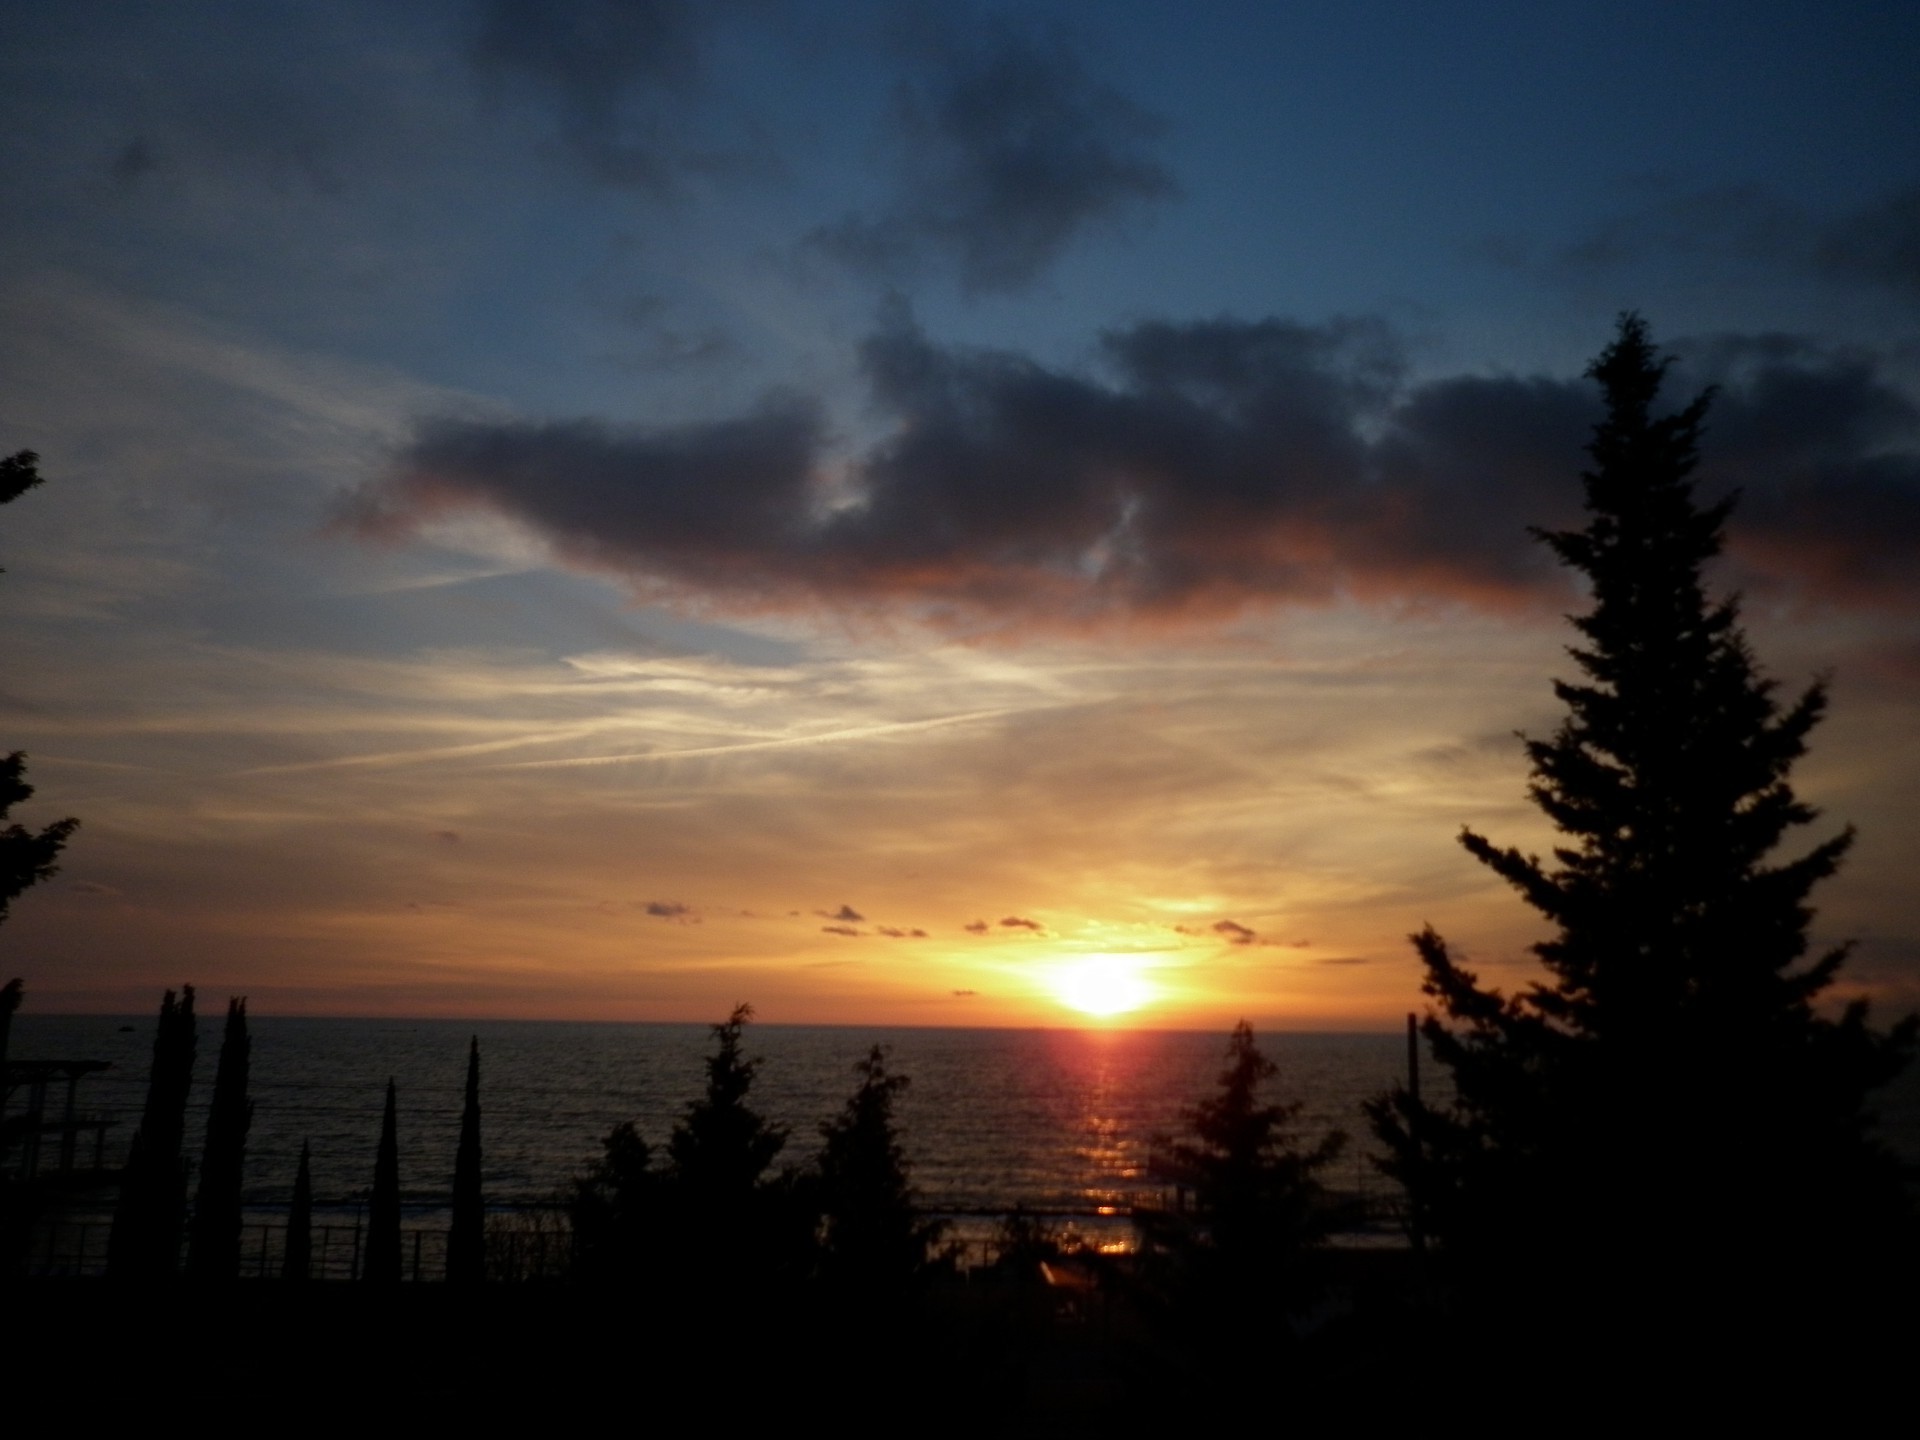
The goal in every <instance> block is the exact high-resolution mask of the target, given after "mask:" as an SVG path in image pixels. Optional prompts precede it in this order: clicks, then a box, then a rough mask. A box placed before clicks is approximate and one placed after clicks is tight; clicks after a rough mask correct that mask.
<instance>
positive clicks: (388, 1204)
mask: <svg viewBox="0 0 1920 1440" xmlns="http://www.w3.org/2000/svg"><path fill="white" fill-rule="evenodd" d="M361 1278H362V1279H364V1280H371V1281H373V1282H374V1283H375V1284H379V1285H398V1284H399V1283H400V1140H399V1135H398V1126H397V1124H396V1121H395V1106H394V1094H393V1081H392V1080H391V1079H389V1080H388V1081H387V1107H386V1110H385V1111H384V1112H383V1113H382V1115H381V1119H380V1148H379V1150H378V1151H377V1152H376V1154H375V1156H374V1161H373V1195H372V1197H371V1199H370V1200H369V1201H368V1203H367V1258H366V1266H365V1268H364V1269H363V1270H362V1271H361Z"/></svg>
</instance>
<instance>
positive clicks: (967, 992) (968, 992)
mask: <svg viewBox="0 0 1920 1440" xmlns="http://www.w3.org/2000/svg"><path fill="white" fill-rule="evenodd" d="M953 993H954V994H955V995H956V996H959V997H960V998H961V999H965V998H966V997H967V996H969V995H978V994H979V993H980V992H979V991H978V990H956V991H954V992H953Z"/></svg>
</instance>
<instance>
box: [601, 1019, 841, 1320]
mask: <svg viewBox="0 0 1920 1440" xmlns="http://www.w3.org/2000/svg"><path fill="white" fill-rule="evenodd" d="M752 1015H753V1008H752V1007H751V1006H749V1005H745V1004H742V1005H738V1006H735V1007H734V1010H733V1013H732V1014H731V1015H730V1016H728V1017H727V1019H726V1021H725V1022H724V1023H722V1024H719V1025H715V1026H714V1027H713V1038H714V1053H713V1054H712V1055H711V1056H709V1057H708V1059H707V1061H706V1071H707V1084H706V1090H705V1093H704V1094H703V1095H702V1096H701V1098H700V1099H698V1100H696V1101H694V1102H693V1103H692V1104H690V1105H689V1106H688V1107H687V1112H686V1115H685V1117H684V1118H683V1119H682V1120H681V1121H680V1122H679V1124H677V1125H675V1126H674V1129H673V1134H672V1136H671V1137H670V1138H669V1140H668V1142H667V1158H666V1164H665V1165H664V1166H662V1167H659V1168H658V1169H656V1168H655V1167H654V1165H653V1152H652V1150H651V1148H650V1147H649V1146H648V1145H647V1143H646V1141H645V1140H643V1139H642V1138H641V1136H640V1134H639V1132H638V1131H637V1130H636V1129H635V1128H634V1127H633V1125H632V1124H631V1123H623V1124H621V1125H620V1126H618V1127H616V1128H615V1129H614V1131H613V1133H612V1134H610V1135H609V1136H608V1137H607V1139H606V1142H605V1153H604V1155H603V1156H602V1158H601V1160H600V1161H599V1162H598V1163H597V1164H596V1165H595V1166H594V1167H593V1168H592V1169H591V1170H590V1171H588V1173H587V1174H586V1175H585V1176H583V1177H582V1178H581V1179H580V1180H579V1181H578V1182H577V1183H576V1185H575V1190H574V1197H573V1205H572V1210H573V1220H574V1236H575V1238H574V1247H573V1261H574V1271H575V1274H576V1276H578V1277H579V1278H581V1279H583V1280H589V1281H592V1280H609V1279H629V1280H645V1281H648V1282H650V1283H658V1284H665V1285H669V1286H672V1287H674V1288H677V1289H681V1290H687V1289H690V1288H694V1287H699V1288H702V1289H706V1290H709V1291H713V1292H715V1293H720V1292H723V1291H726V1290H728V1289H730V1288H736V1287H742V1286H747V1287H752V1286H763V1285H766V1284H769V1283H772V1282H775V1281H787V1280H793V1279H796V1278H798V1277H800V1276H802V1275H805V1274H807V1273H809V1272H810V1271H811V1269H812V1266H813V1257H814V1232H815V1230H816V1228H817V1227H818V1223H819V1208H818V1203H817V1200H816V1198H815V1195H814V1190H815V1186H814V1185H813V1184H812V1183H811V1182H810V1180H809V1178H808V1177H806V1176H803V1175H801V1174H799V1173H797V1172H795V1171H791V1170H786V1171H781V1172H779V1173H777V1174H769V1173H768V1172H769V1170H770V1169H771V1167H772V1165H773V1162H774V1159H775V1157H776V1156H778V1155H779V1153H780V1151H781V1149H782V1148H783V1147H784V1146H785V1145H786V1139H787V1136H786V1131H785V1130H784V1129H783V1128H781V1127H780V1126H777V1125H773V1124H770V1123H769V1122H768V1121H767V1120H766V1119H765V1117H763V1116H762V1115H761V1114H760V1113H759V1112H758V1111H756V1110H754V1109H753V1108H752V1107H751V1106H750V1105H748V1103H747V1096H748V1093H749V1092H750V1091H751V1090H752V1088H753V1080H754V1074H755V1072H756V1070H757V1069H758V1067H759V1062H758V1061H757V1060H749V1059H747V1058H746V1057H745V1055H744V1054H743V1053H742V1051H741V1039H742V1036H743V1033H744V1031H745V1028H746V1023H747V1021H748V1020H749V1019H750V1018H752Z"/></svg>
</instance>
